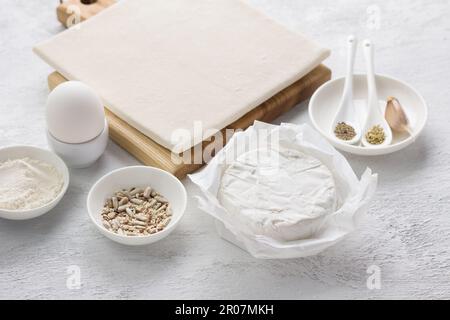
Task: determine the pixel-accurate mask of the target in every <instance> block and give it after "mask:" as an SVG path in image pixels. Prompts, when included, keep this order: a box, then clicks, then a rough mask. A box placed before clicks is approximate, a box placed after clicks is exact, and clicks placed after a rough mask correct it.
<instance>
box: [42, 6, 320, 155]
mask: <svg viewBox="0 0 450 320" xmlns="http://www.w3.org/2000/svg"><path fill="white" fill-rule="evenodd" d="M34 50H35V52H36V53H37V54H38V55H39V56H40V57H41V58H42V59H44V60H45V61H46V62H47V63H48V64H50V65H51V66H52V67H54V68H55V69H56V70H57V71H59V72H60V73H61V74H62V75H64V76H65V77H66V78H68V79H70V80H80V81H83V82H85V83H86V84H88V85H90V86H91V87H93V88H94V89H95V90H96V91H97V92H98V93H99V95H100V96H101V97H102V99H103V101H104V103H105V105H107V106H108V107H109V109H110V110H111V111H112V112H113V113H115V114H116V115H117V116H119V117H120V118H122V119H123V120H125V121H126V122H127V123H129V124H130V125H132V126H133V127H135V128H136V129H138V130H139V131H141V132H142V133H144V134H145V135H147V136H148V137H150V138H151V139H153V140H154V141H156V142H157V143H159V144H161V145H163V146H164V147H166V148H168V149H171V150H174V147H176V151H177V152H181V151H185V150H187V149H189V148H191V147H192V146H193V145H195V144H196V143H198V142H200V141H202V140H204V139H206V138H208V137H210V136H212V135H213V134H214V133H215V132H217V131H219V130H221V129H223V128H225V127H226V126H227V125H229V124H230V123H232V122H234V121H235V120H237V119H239V118H240V117H242V116H243V115H244V114H246V113H247V112H249V111H250V110H252V109H253V108H255V107H257V106H258V105H260V104H261V103H263V102H264V101H266V100H268V99H269V98H270V97H272V96H273V95H275V94H276V93H278V92H279V91H281V90H283V89H284V88H286V87H287V86H289V85H291V84H292V83H294V82H295V81H297V80H299V79H300V78H301V77H303V76H304V75H306V74H307V73H308V72H310V71H311V70H312V69H314V68H315V67H316V66H318V65H319V64H320V63H321V62H322V61H323V60H324V59H325V58H326V57H327V56H328V55H329V51H328V50H326V49H323V48H322V47H320V46H319V45H317V44H316V43H315V42H313V41H311V40H308V39H306V38H305V37H304V36H302V35H300V34H297V33H294V32H291V31H289V30H288V29H286V28H285V27H283V26H281V25H280V24H278V23H277V22H275V21H273V20H271V19H270V18H268V17H267V16H265V15H264V14H262V13H260V12H259V11H256V10H255V9H253V8H251V7H250V6H248V5H247V4H246V3H244V2H243V1H241V0H195V1H192V0H170V1H167V0H152V1H148V0H122V1H120V2H119V3H117V4H115V5H113V6H112V7H110V8H108V9H106V10H104V11H103V12H101V13H100V14H98V15H96V16H95V17H93V18H91V19H89V20H87V21H85V22H83V23H82V24H81V25H79V26H78V27H74V28H71V29H68V30H66V31H64V32H62V33H60V34H58V35H56V36H54V37H53V38H51V39H49V40H47V41H45V42H43V43H40V44H38V45H37V46H36V47H35V48H34ZM198 121H200V122H201V127H202V129H203V130H198V128H197V129H196V130H194V127H195V122H197V123H199V122H198ZM175 136H176V137H177V139H180V137H183V143H182V144H181V145H180V141H179V140H177V139H173V138H174V137H175Z"/></svg>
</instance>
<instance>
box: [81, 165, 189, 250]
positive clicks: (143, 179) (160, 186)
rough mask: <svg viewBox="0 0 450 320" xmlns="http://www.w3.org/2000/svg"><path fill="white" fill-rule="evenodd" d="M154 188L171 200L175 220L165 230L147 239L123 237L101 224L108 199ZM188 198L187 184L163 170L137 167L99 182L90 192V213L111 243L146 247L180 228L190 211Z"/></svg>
mask: <svg viewBox="0 0 450 320" xmlns="http://www.w3.org/2000/svg"><path fill="white" fill-rule="evenodd" d="M145 186H150V187H152V188H154V189H155V190H156V191H157V192H159V193H160V194H161V195H163V196H164V197H165V198H166V199H167V200H169V203H170V206H171V208H172V214H173V216H172V219H171V220H170V223H169V224H168V225H167V227H166V228H165V229H163V230H162V231H160V232H157V233H154V234H150V235H147V236H126V235H119V234H116V233H114V232H112V231H109V230H107V229H106V228H105V227H104V226H103V224H102V221H101V214H100V213H101V210H102V208H103V205H104V204H105V201H106V199H107V198H109V197H111V196H112V195H113V194H114V193H115V192H117V191H119V190H121V189H123V188H132V187H145ZM186 204H187V195H186V189H185V188H184V186H183V184H182V183H181V182H180V180H178V179H177V178H176V177H175V176H173V175H172V174H170V173H168V172H166V171H163V170H161V169H157V168H153V167H146V166H134V167H125V168H121V169H117V170H114V171H112V172H110V173H108V174H106V175H105V176H103V177H102V178H100V180H98V181H97V182H96V183H95V184H94V186H93V187H92V188H91V190H90V191H89V195H88V198H87V209H88V213H89V217H90V218H91V220H92V222H93V223H94V225H95V226H96V227H97V229H98V230H99V231H100V232H101V233H102V234H103V235H105V236H106V237H108V238H109V239H111V240H113V241H116V242H118V243H121V244H125V245H145V244H150V243H153V242H156V241H159V240H161V239H163V238H165V237H167V236H168V235H169V234H170V233H171V232H172V231H173V230H174V229H175V227H176V226H177V225H178V223H179V222H180V220H181V217H182V216H183V214H184V211H185V210H186Z"/></svg>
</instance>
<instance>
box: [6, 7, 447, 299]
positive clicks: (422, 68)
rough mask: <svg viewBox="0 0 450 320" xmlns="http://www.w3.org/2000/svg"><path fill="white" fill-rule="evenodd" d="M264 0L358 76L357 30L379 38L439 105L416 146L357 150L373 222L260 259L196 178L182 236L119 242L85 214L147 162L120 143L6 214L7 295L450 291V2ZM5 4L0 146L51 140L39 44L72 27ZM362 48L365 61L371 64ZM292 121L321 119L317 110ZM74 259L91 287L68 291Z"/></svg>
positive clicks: (405, 75)
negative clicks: (55, 193)
mask: <svg viewBox="0 0 450 320" xmlns="http://www.w3.org/2000/svg"><path fill="white" fill-rule="evenodd" d="M250 2H251V3H252V4H253V5H254V6H256V7H258V8H260V9H261V10H262V11H264V12H266V13H267V14H268V15H270V16H272V17H273V18H275V19H277V20H278V21H280V22H281V23H283V24H285V25H286V26H288V27H289V28H292V29H294V30H298V31H302V32H304V33H306V34H307V35H309V36H311V37H312V38H314V39H316V40H317V41H319V42H320V43H322V44H323V45H325V46H327V47H329V48H330V49H332V51H333V54H332V57H331V58H329V59H328V60H327V61H326V64H327V65H328V66H330V67H331V68H332V70H333V72H334V76H340V75H342V74H343V71H344V62H345V45H343V44H344V42H345V38H346V36H347V35H348V34H350V33H355V34H357V35H358V36H359V37H360V38H363V37H370V38H371V39H372V40H373V41H374V42H375V44H376V45H377V50H376V69H377V71H378V72H380V73H385V74H389V75H393V76H395V77H397V78H400V79H403V80H405V81H407V82H409V83H410V84H412V85H413V86H415V87H416V88H417V89H418V90H419V91H420V92H421V93H422V94H423V95H424V97H425V98H426V100H427V101H428V103H429V108H430V115H429V123H428V126H427V128H426V130H425V132H424V134H423V135H422V136H421V137H420V138H419V139H418V140H417V142H416V143H415V144H414V145H413V146H411V147H409V148H407V149H405V150H404V151H401V152H399V153H397V154H393V155H388V156H382V157H374V158H363V157H356V156H351V155H347V158H348V159H349V161H350V163H351V165H352V167H353V168H354V169H355V171H356V172H357V173H358V174H361V173H362V172H363V170H364V169H365V168H366V166H369V167H371V168H372V169H373V170H374V171H375V172H378V173H379V175H380V179H379V180H380V184H379V189H378V192H377V195H376V198H375V199H374V201H373V203H372V205H371V207H370V211H369V212H368V215H367V217H366V218H365V220H364V221H363V222H362V224H361V225H360V227H359V229H358V230H357V231H356V232H354V233H353V234H352V235H351V236H349V237H348V238H347V239H346V240H344V241H343V242H341V243H340V244H339V245H337V246H335V247H333V248H331V249H328V250H326V251H325V252H323V253H322V254H320V255H318V256H315V257H311V258H307V259H297V260H288V261H259V260H256V259H253V258H252V257H250V256H249V255H248V254H247V253H245V252H243V251H241V250H240V249H238V248H236V247H234V246H233V245H231V244H229V243H227V242H225V241H224V240H222V239H220V238H219V237H218V236H217V234H216V232H215V230H214V224H213V220H212V218H210V217H209V216H207V215H206V214H205V213H203V212H200V211H199V210H198V209H197V208H196V203H195V201H194V200H193V199H192V196H193V195H195V194H196V190H195V189H194V188H193V186H192V184H191V183H189V182H188V181H185V185H186V187H187V190H188V193H189V195H190V198H189V205H188V209H187V212H186V215H185V218H184V219H183V221H182V222H181V224H180V226H179V228H178V229H177V230H176V231H175V232H174V233H173V234H172V235H171V236H170V237H168V238H166V239H165V240H163V241H161V242H159V243H157V244H155V245H150V246H147V247H142V248H130V247H124V246H121V245H118V244H115V243H113V242H111V241H110V240H108V239H106V238H104V237H103V236H102V235H100V234H99V233H98V231H97V230H96V229H95V228H94V227H93V226H92V225H91V223H90V221H89V219H88V217H87V213H86V209H85V201H86V195H87V193H88V191H89V188H90V187H91V186H92V184H93V183H94V182H95V181H96V180H97V179H98V178H100V177H101V176H102V175H104V174H105V173H107V172H109V171H110V170H112V169H116V168H119V167H122V166H127V165H135V164H138V162H137V161H136V160H135V159H134V158H132V157H131V156H130V155H128V154H127V153H126V152H125V151H123V150H122V149H121V148H120V147H118V146H117V145H115V144H114V143H112V142H111V143H110V144H109V146H108V148H107V150H106V154H105V155H104V156H103V157H102V158H101V159H100V160H99V161H98V163H96V164H95V165H94V166H93V167H91V168H89V169H85V170H72V171H71V179H72V180H71V184H70V187H69V190H68V192H67V195H66V197H65V198H64V199H63V200H62V202H61V203H60V204H59V205H58V206H57V208H56V209H54V210H53V211H52V212H51V213H49V214H47V215H45V216H43V217H40V218H37V219H35V220H31V221H24V222H13V221H7V220H0V298H3V299H5V298H14V299H19V298H38V299H44V298H50V299H57V298H69V299H79V298H101V299H103V298H139V299H144V298H150V299H153V298H162V299H169V298H182V299H184V298H223V299H229V298H238V299H240V298H242V299H244V298H252V299H260V298H261V299H262V298H269V299H271V298H273V299H279V298H283V299H303V298H312V299H315V298H356V299H362V298H388V299H391V298H450V283H449V280H450V250H449V247H450V217H449V214H450V210H449V209H450V191H449V188H450V172H449V161H450V160H449V159H450V158H449V156H450V152H449V151H450V150H449V143H450V129H449V127H450V126H449V116H450V97H449V83H450V79H449V72H450V62H449V52H450V44H449V39H448V37H449V31H450V20H449V19H448V17H449V15H450V5H449V3H448V1H447V0H434V1H425V0H423V1H420V0H400V1H381V0H363V1H361V0H339V1H336V0H333V1H332V0H302V1H300V0H297V1H295V0H251V1H250ZM0 4H1V13H0V145H1V146H6V145H12V144H33V145H37V146H42V147H46V146H47V143H46V140H45V119H44V104H45V99H46V97H47V93H48V90H47V84H46V77H47V75H48V74H49V73H50V72H51V71H52V70H51V68H49V67H48V66H47V65H45V64H44V63H43V62H42V61H40V60H39V59H38V58H37V57H36V56H34V55H33V53H32V51H31V48H32V46H33V45H34V44H35V43H37V42H38V41H41V40H44V39H47V38H49V37H51V36H52V35H54V34H56V33H58V32H60V31H61V30H62V27H61V26H60V25H59V23H58V22H57V20H56V18H55V7H56V4H57V1H56V0H55V1H51V0H39V1H28V0H15V1H7V0H0ZM373 5H375V7H373ZM371 6H372V7H371ZM368 8H369V11H370V12H376V11H378V10H379V11H380V25H379V28H376V27H377V26H376V25H373V24H370V23H369V24H368V23H367V22H368V19H369V15H368V13H367V9H368ZM370 8H371V9H370ZM374 27H375V28H374ZM359 53H360V54H359V56H358V61H357V70H358V71H361V72H363V71H364V60H363V58H362V55H361V51H360V52H359ZM93 54H95V53H93ZM279 121H286V122H293V123H302V122H309V120H308V117H307V112H306V105H300V106H298V107H297V108H296V109H295V110H293V111H292V112H290V113H289V114H287V115H285V116H283V117H282V119H280V120H279ZM71 265H76V266H79V267H80V270H81V281H82V286H81V289H79V290H69V289H68V288H67V286H66V281H67V277H68V274H67V268H68V267H69V266H71ZM371 265H377V266H379V267H380V268H381V277H382V283H381V284H382V288H381V289H380V290H369V289H368V288H367V287H366V279H367V277H368V274H367V273H366V270H367V268H368V267H369V266H371Z"/></svg>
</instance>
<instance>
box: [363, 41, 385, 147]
mask: <svg viewBox="0 0 450 320" xmlns="http://www.w3.org/2000/svg"><path fill="white" fill-rule="evenodd" d="M363 48H364V56H365V58H366V66H367V89H368V101H367V118H366V122H365V125H364V130H363V134H362V138H361V142H362V144H363V146H364V147H368V148H376V147H380V146H386V145H389V144H391V143H392V130H391V128H390V127H389V124H388V123H387V121H386V119H385V118H384V116H383V113H382V112H381V108H380V104H379V101H378V93H377V85H376V80H375V71H374V69H375V68H374V61H373V60H374V59H373V44H372V42H371V41H370V40H365V41H364V44H363Z"/></svg>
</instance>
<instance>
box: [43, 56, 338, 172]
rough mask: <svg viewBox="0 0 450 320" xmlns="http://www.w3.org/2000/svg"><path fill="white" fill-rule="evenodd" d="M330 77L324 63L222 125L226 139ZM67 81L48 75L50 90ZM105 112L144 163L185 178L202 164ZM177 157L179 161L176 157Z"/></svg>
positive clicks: (117, 136)
mask: <svg viewBox="0 0 450 320" xmlns="http://www.w3.org/2000/svg"><path fill="white" fill-rule="evenodd" d="M330 78H331V71H330V69H328V68H327V67H325V66H323V65H320V66H319V67H317V68H316V69H314V70H313V71H311V72H310V73H309V74H307V75H306V76H305V77H303V78H302V79H300V80H298V81H297V82H295V83H294V84H292V85H291V86H289V87H287V88H286V89H284V90H282V91H281V92H279V93H278V94H276V95H275V96H273V97H272V98H270V99H269V100H267V101H266V102H264V103H263V104H261V105H260V106H258V107H257V108H255V109H253V110H252V111H250V112H248V113H247V114H245V115H244V116H243V117H241V118H240V119H238V120H237V121H235V122H233V123H232V124H230V125H229V126H228V127H226V128H224V129H222V131H221V137H223V138H224V139H225V138H227V135H226V134H225V130H226V129H234V130H236V129H246V128H247V127H249V126H250V125H252V124H253V122H254V121H255V120H260V121H264V122H272V121H273V120H275V119H276V118H278V117H279V116H280V115H282V114H283V113H285V112H287V111H288V110H290V109H292V108H293V107H294V106H295V105H297V104H298V103H300V102H302V101H304V100H306V99H308V98H309V97H310V96H311V95H312V94H313V92H314V91H315V90H316V89H317V88H318V87H319V86H320V85H322V84H323V83H324V82H326V81H328V80H329V79H330ZM65 81H67V79H65V78H64V77H63V76H62V75H61V74H59V73H58V72H53V73H52V74H50V75H49V76H48V86H49V88H50V90H52V89H53V88H55V87H56V86H57V85H58V84H60V83H63V82H65ZM105 112H106V117H107V119H108V123H109V129H110V136H111V138H112V139H113V140H114V141H115V142H116V143H117V144H118V145H120V146H121V147H122V148H124V149H125V150H127V151H128V152H129V153H130V154H132V155H133V156H134V157H136V158H137V159H138V160H140V161H141V162H142V163H144V164H146V165H149V166H155V167H158V168H161V169H163V170H166V171H168V172H170V173H172V174H174V175H175V176H177V177H178V178H184V177H185V176H186V175H187V174H189V173H191V172H193V171H195V170H197V169H198V168H200V167H201V166H202V164H201V163H198V162H196V163H193V164H192V163H183V162H182V161H181V159H182V157H183V156H184V155H181V156H178V155H175V154H173V153H172V152H171V151H170V150H168V149H166V148H164V147H163V146H161V145H159V144H158V143H156V142H155V141H153V140H152V139H150V138H149V137H147V136H145V135H144V134H142V133H141V132H139V131H138V130H136V129H135V128H133V127H132V126H130V125H129V124H128V123H126V122H125V121H123V120H122V119H120V118H119V117H117V116H116V115H115V114H114V113H112V112H111V111H110V110H109V108H108V106H105ZM228 138H229V136H228ZM211 141H213V142H214V143H215V142H217V141H215V140H214V139H211ZM225 142H226V141H223V143H222V145H223V144H224V143H225ZM209 143H210V142H204V143H203V146H202V147H203V148H204V147H206V146H207V145H208V144H209ZM219 145H220V144H219ZM194 150H195V147H193V148H192V149H191V150H188V151H186V152H188V153H191V155H192V156H190V157H188V158H190V159H194V157H193V153H194ZM216 150H217V148H216ZM174 159H175V160H176V161H174Z"/></svg>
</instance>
